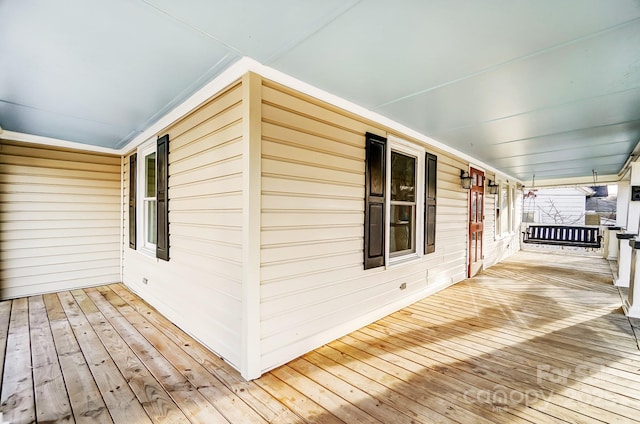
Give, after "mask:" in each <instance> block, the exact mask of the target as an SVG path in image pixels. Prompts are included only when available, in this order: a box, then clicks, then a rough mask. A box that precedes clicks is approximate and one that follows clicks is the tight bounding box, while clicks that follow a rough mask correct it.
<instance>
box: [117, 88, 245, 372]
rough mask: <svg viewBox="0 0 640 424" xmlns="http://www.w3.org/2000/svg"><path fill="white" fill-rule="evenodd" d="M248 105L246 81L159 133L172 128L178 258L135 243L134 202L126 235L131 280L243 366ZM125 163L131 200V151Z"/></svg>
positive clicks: (173, 236) (172, 216)
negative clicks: (244, 121) (130, 237)
mask: <svg viewBox="0 0 640 424" xmlns="http://www.w3.org/2000/svg"><path fill="white" fill-rule="evenodd" d="M241 105H242V87H241V85H240V84H239V83H238V84H235V85H234V86H232V87H230V88H229V89H227V90H225V91H224V92H223V93H221V94H219V95H218V96H216V97H215V98H214V99H212V100H210V101H208V102H207V103H206V104H205V105H203V106H201V107H200V108H198V109H197V110H195V111H194V112H192V113H191V114H189V115H187V116H186V117H184V118H183V119H181V120H180V121H178V122H176V123H175V124H173V125H171V126H170V127H169V128H167V129H166V130H165V131H163V132H161V133H159V135H164V134H169V140H170V141H169V222H170V226H169V233H170V238H169V241H170V260H169V261H168V262H166V261H162V260H157V259H155V258H152V257H149V256H147V255H145V254H143V253H140V252H137V251H134V250H132V249H130V248H129V247H128V246H129V243H128V234H127V232H128V228H129V226H128V214H127V213H126V207H127V205H126V204H125V215H124V220H125V225H124V229H125V240H123V246H124V282H125V283H126V284H127V285H128V286H129V287H131V288H132V289H133V290H134V291H136V292H138V293H140V295H141V296H142V297H143V298H144V299H145V300H147V301H148V302H149V303H151V304H152V305H154V306H155V307H156V308H158V310H160V311H161V312H162V313H164V314H165V315H167V316H168V317H169V318H170V319H171V320H172V321H173V322H174V323H176V324H177V325H178V326H180V327H182V328H183V329H184V330H186V331H187V332H189V333H190V334H192V335H193V336H195V337H196V338H198V339H199V340H200V341H202V342H203V343H204V344H206V345H207V346H208V347H209V348H211V349H212V350H213V351H215V352H216V353H218V354H220V355H221V356H222V357H224V358H225V359H226V360H227V361H228V362H230V363H231V364H232V365H234V366H235V367H237V368H239V366H240V364H239V361H240V323H241V291H242V290H241V284H242V266H243V264H242V107H241ZM138 160H140V158H138ZM123 164H124V165H125V166H123V172H124V180H125V184H124V187H125V192H124V196H123V199H124V200H126V199H128V180H129V175H128V172H129V167H128V157H126V158H125V160H124V163H123ZM144 278H146V279H147V283H146V284H144V283H143V279H144Z"/></svg>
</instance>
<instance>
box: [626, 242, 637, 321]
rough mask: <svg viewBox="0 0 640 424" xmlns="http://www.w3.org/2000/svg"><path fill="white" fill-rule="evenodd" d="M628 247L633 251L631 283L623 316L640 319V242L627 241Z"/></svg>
mask: <svg viewBox="0 0 640 424" xmlns="http://www.w3.org/2000/svg"><path fill="white" fill-rule="evenodd" d="M629 247H631V249H632V250H633V253H632V255H631V282H630V284H629V297H628V298H627V299H626V300H625V302H624V304H623V305H622V309H624V313H625V315H627V316H628V317H631V318H640V281H638V280H640V254H638V250H639V249H640V241H638V240H631V241H629Z"/></svg>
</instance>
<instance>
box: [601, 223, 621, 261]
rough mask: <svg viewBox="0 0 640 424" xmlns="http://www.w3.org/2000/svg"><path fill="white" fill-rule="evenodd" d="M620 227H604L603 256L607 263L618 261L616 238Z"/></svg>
mask: <svg viewBox="0 0 640 424" xmlns="http://www.w3.org/2000/svg"><path fill="white" fill-rule="evenodd" d="M619 232H620V227H604V254H603V257H604V258H605V259H606V260H608V261H616V260H618V250H619V249H618V244H619V243H618V238H617V237H616V236H617V235H618V233H619Z"/></svg>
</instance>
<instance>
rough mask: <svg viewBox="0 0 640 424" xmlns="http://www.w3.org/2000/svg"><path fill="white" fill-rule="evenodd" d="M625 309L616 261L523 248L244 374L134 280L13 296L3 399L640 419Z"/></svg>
mask: <svg viewBox="0 0 640 424" xmlns="http://www.w3.org/2000/svg"><path fill="white" fill-rule="evenodd" d="M620 305H621V301H620V296H619V294H618V291H617V289H615V288H614V287H613V286H612V284H611V273H610V270H609V267H608V264H607V262H606V261H604V260H601V259H598V258H593V257H580V256H570V255H557V254H545V253H532V252H520V253H519V254H517V255H515V256H514V257H513V258H511V259H510V260H507V261H505V262H503V263H501V264H499V265H497V266H495V267H493V268H491V269H489V270H487V271H486V272H484V273H483V274H481V275H480V276H478V277H476V278H473V279H471V280H467V281H465V282H462V283H459V284H457V285H455V286H453V287H451V288H449V289H446V290H444V291H442V292H440V293H438V294H436V295H434V296H431V297H429V298H427V299H424V300H423V301H421V302H418V303H416V304H414V305H412V306H410V307H408V308H406V309H404V310H402V311H399V312H397V313H395V314H393V315H390V316H388V317H387V318H385V319H383V320H380V321H378V322H376V323H374V324H371V325H369V326H367V327H365V328H363V329H361V330H359V331H356V332H354V333H352V334H350V335H348V336H346V337H343V338H341V339H339V340H337V341H335V342H332V343H329V344H327V345H325V346H323V347H321V348H320V349H317V350H315V351H313V352H311V353H308V354H307V355H305V356H303V357H302V358H299V359H296V360H294V361H292V362H290V363H289V364H287V365H285V366H283V367H280V368H278V369H276V370H274V371H272V372H270V373H268V374H266V375H264V376H263V377H262V378H260V379H258V380H256V381H253V382H244V381H243V380H242V379H241V378H240V376H239V375H238V373H236V372H235V371H234V370H232V369H231V368H230V367H229V366H228V365H227V364H225V363H224V362H223V361H222V360H221V359H219V358H218V357H216V356H215V355H213V354H211V353H210V352H208V351H207V350H206V349H205V348H203V347H202V346H201V345H199V344H198V343H197V342H196V341H194V340H193V339H192V338H190V337H189V336H187V335H186V334H184V333H183V332H182V331H180V330H179V329H177V328H176V327H174V326H173V325H172V324H171V323H169V322H168V321H167V320H166V319H165V318H163V317H162V316H161V315H160V314H158V313H157V312H156V311H155V310H154V309H153V308H151V307H149V306H148V305H147V304H146V303H144V302H143V301H141V300H140V299H139V298H138V297H136V296H135V295H133V294H132V293H130V292H129V291H128V290H127V289H125V288H124V286H122V285H113V286H108V287H98V288H91V289H85V290H76V291H72V292H61V293H57V294H48V295H45V296H34V297H30V298H22V299H16V300H13V301H5V302H2V303H0V342H1V343H2V346H0V355H3V356H0V367H2V366H3V365H4V367H3V369H2V368H0V372H2V376H3V377H2V387H1V400H2V406H1V410H2V411H3V413H4V417H3V418H4V421H5V422H10V423H12V424H16V423H30V422H36V420H37V422H40V423H45V422H46V423H53V422H77V423H111V422H115V423H126V424H139V423H150V422H154V423H155V422H158V423H173V422H176V423H177V422H194V423H226V422H231V423H265V422H273V423H298V422H308V423H342V422H344V423H393V424H396V423H397V424H401V423H436V422H458V423H517V422H530V423H557V422H581V423H603V422H605V423H629V422H640V352H639V350H638V345H637V339H636V338H635V336H634V329H633V328H632V326H633V325H635V326H636V327H637V326H638V323H637V322H630V321H629V320H628V319H627V318H626V317H625V316H624V315H623V314H622V312H621V308H620ZM5 347H6V349H5ZM0 421H1V420H0Z"/></svg>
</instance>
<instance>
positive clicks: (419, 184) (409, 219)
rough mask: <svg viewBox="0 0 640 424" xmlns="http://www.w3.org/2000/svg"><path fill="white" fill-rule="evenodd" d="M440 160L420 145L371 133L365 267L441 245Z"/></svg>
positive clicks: (367, 158)
mask: <svg viewBox="0 0 640 424" xmlns="http://www.w3.org/2000/svg"><path fill="white" fill-rule="evenodd" d="M436 166H437V158H436V156H434V155H431V154H429V153H425V151H424V150H423V149H422V148H420V147H418V146H415V145H412V144H410V143H407V142H404V141H402V140H399V139H393V140H391V143H387V139H385V138H383V137H380V136H377V135H374V134H369V133H367V148H366V167H365V185H366V187H365V189H366V192H365V237H364V267H365V269H368V268H375V267H379V266H383V265H385V264H386V263H387V261H388V262H391V263H393V262H397V261H402V260H405V259H407V258H415V257H420V256H422V255H423V254H427V253H431V252H434V251H435V225H436V218H435V214H436Z"/></svg>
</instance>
